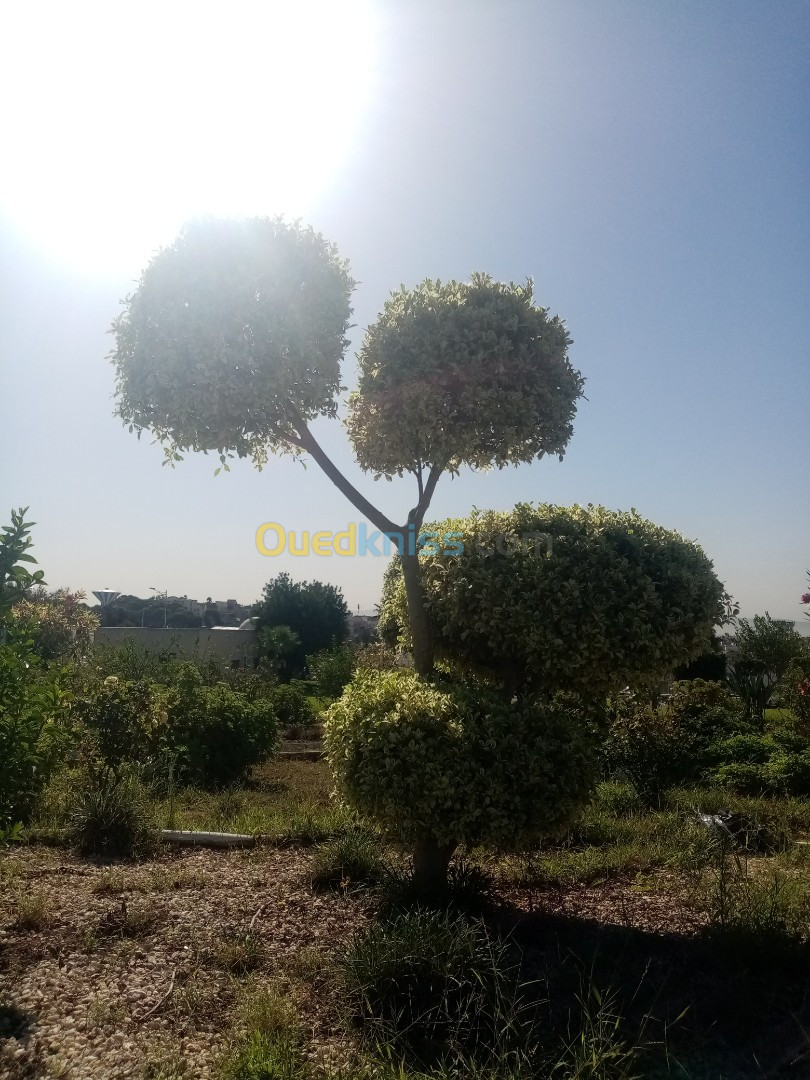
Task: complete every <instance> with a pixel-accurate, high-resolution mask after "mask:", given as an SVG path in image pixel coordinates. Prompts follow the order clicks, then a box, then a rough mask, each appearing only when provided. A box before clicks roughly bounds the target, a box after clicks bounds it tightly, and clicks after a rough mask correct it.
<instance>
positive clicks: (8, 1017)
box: [0, 1003, 35, 1043]
mask: <svg viewBox="0 0 810 1080" xmlns="http://www.w3.org/2000/svg"><path fill="white" fill-rule="evenodd" d="M34 1023H35V1021H34V1018H33V1017H32V1016H31V1015H30V1014H29V1013H27V1012H25V1011H24V1010H23V1009H18V1008H17V1006H16V1005H6V1004H4V1003H0V1043H2V1042H3V1041H4V1040H5V1039H17V1040H18V1041H19V1040H22V1039H26V1038H27V1037H28V1036H29V1035H30V1034H31V1031H32V1029H33V1027H34Z"/></svg>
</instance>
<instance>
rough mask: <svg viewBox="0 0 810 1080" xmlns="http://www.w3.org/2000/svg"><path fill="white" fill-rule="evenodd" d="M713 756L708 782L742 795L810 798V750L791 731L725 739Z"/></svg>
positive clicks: (707, 775) (804, 742)
mask: <svg viewBox="0 0 810 1080" xmlns="http://www.w3.org/2000/svg"><path fill="white" fill-rule="evenodd" d="M710 757H711V762H712V763H711V766H710V767H709V768H708V769H707V771H706V779H708V780H709V781H710V782H713V783H717V784H722V785H724V786H726V787H730V788H732V789H733V790H734V791H736V792H738V793H739V794H741V795H762V794H769V795H810V747H808V744H807V740H806V739H803V738H802V737H801V736H798V735H795V734H794V733H793V732H791V731H790V730H789V729H786V730H779V731H774V732H771V733H769V734H766V735H758V734H745V735H734V736H731V737H730V738H727V739H722V740H720V741H718V742H717V743H716V744H715V745H714V746H713V747H712V748H711V750H710Z"/></svg>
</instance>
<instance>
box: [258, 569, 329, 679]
mask: <svg viewBox="0 0 810 1080" xmlns="http://www.w3.org/2000/svg"><path fill="white" fill-rule="evenodd" d="M253 610H254V613H255V615H256V616H257V620H256V628H257V630H258V631H259V644H260V647H262V648H265V646H266V645H267V644H269V643H270V640H271V639H268V638H267V634H268V633H269V632H270V631H271V630H273V629H274V628H276V627H283V628H285V629H287V630H289V631H290V632H291V633H292V634H293V635H294V636H295V639H296V640H295V642H294V643H293V644H292V645H291V647H289V648H286V650H285V652H284V660H285V664H286V670H287V671H288V672H289V673H291V674H295V675H300V674H302V673H303V671H304V666H305V663H306V658H307V656H309V655H310V654H311V653H315V652H319V651H320V650H321V649H328V648H329V647H330V646H331V645H334V644H336V643H340V642H342V641H345V640H346V637H347V635H348V633H349V627H348V618H349V609H348V608H347V607H346V601H345V600H344V599H343V593H342V592H341V590H340V589H339V588H337V586H335V585H327V584H325V583H324V582H322V581H293V580H292V578H291V577H290V575H289V574H285V573H282V574H279V575H278V576H277V577H274V578H273V579H272V580H271V581H268V583H267V584H266V585H265V587H264V592H263V593H262V598H261V600H260V601H259V602H258V604H256V605H255V607H254V609H253ZM263 641H264V642H265V645H262V642H263Z"/></svg>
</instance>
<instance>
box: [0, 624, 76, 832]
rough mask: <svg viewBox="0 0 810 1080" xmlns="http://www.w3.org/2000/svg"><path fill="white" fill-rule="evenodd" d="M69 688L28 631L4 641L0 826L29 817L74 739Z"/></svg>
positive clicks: (0, 648)
mask: <svg viewBox="0 0 810 1080" xmlns="http://www.w3.org/2000/svg"><path fill="white" fill-rule="evenodd" d="M66 702H67V694H66V691H65V689H64V686H63V684H62V680H61V677H60V673H59V672H58V671H48V670H46V669H45V668H44V667H43V666H42V664H41V662H40V660H39V658H38V657H37V655H36V654H35V653H34V651H33V649H32V647H31V644H30V642H29V641H28V639H27V637H26V636H25V634H24V633H23V632H21V631H18V630H10V631H9V632H8V637H7V640H6V641H5V643H0V828H3V829H6V828H10V827H11V826H13V825H15V824H16V823H18V822H25V821H27V820H28V818H29V816H30V813H31V810H32V809H33V806H34V803H35V802H36V799H37V797H38V795H39V793H40V792H41V791H42V790H43V788H44V787H45V785H46V783H47V781H48V779H49V777H50V775H51V773H52V772H53V770H54V769H55V768H56V766H57V765H58V764H59V763H60V762H61V760H62V758H63V757H64V754H65V752H66V750H67V748H68V746H69V744H70V736H69V733H68V730H67V728H66V726H65V724H64V717H65V706H66Z"/></svg>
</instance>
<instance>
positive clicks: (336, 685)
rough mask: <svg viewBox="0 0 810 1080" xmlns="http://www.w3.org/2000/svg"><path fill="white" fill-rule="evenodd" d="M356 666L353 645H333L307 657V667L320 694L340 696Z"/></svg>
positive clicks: (328, 696) (330, 696) (327, 696)
mask: <svg viewBox="0 0 810 1080" xmlns="http://www.w3.org/2000/svg"><path fill="white" fill-rule="evenodd" d="M354 668H355V651H354V649H353V648H352V647H351V645H333V646H332V648H331V649H322V650H321V651H320V652H317V653H313V655H312V656H308V657H307V669H308V671H309V674H310V675H311V676H312V678H313V679H314V681H315V686H316V689H317V691H318V694H319V695H320V696H321V697H325V698H338V697H340V695H341V694H342V693H343V689H344V687H345V686H347V685H348V683H350V682H351V678H352V674H353V673H354Z"/></svg>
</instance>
